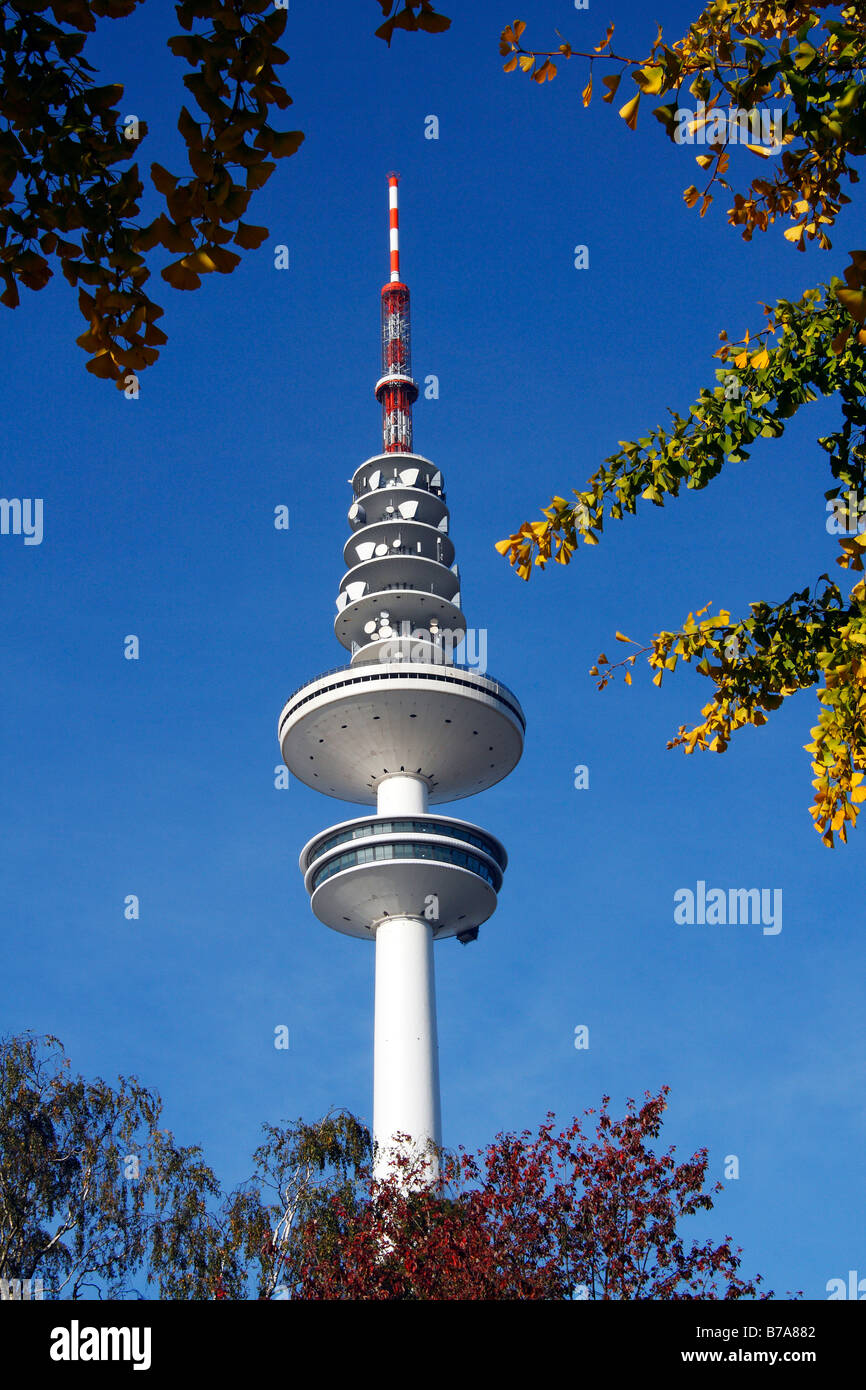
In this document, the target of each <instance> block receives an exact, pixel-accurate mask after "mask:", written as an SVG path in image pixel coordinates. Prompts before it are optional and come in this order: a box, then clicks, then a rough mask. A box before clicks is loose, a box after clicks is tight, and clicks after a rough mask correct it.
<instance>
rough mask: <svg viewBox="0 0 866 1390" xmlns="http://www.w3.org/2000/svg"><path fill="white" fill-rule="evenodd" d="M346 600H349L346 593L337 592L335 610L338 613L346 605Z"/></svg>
mask: <svg viewBox="0 0 866 1390" xmlns="http://www.w3.org/2000/svg"><path fill="white" fill-rule="evenodd" d="M348 602H349V595H348V594H338V595H337V612H338V613H342V611H343V609H344V608H345V607H346V604H347V603H348Z"/></svg>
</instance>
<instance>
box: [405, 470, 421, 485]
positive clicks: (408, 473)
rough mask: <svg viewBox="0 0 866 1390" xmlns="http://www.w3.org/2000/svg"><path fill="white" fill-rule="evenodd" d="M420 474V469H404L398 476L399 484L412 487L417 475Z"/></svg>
mask: <svg viewBox="0 0 866 1390" xmlns="http://www.w3.org/2000/svg"><path fill="white" fill-rule="evenodd" d="M420 472H421V470H420V468H404V469H403V471H402V473H401V474H400V481H401V483H405V484H406V487H414V486H415V484H416V483H417V481H418V474H419V473H420Z"/></svg>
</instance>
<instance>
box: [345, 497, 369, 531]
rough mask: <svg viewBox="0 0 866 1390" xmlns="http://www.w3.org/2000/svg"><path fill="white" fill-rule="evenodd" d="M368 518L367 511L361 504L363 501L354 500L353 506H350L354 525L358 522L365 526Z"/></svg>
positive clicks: (351, 520)
mask: <svg viewBox="0 0 866 1390" xmlns="http://www.w3.org/2000/svg"><path fill="white" fill-rule="evenodd" d="M366 520H367V513H366V511H365V509H364V508H363V507H362V506H361V503H360V502H353V503H352V505H351V507H350V508H349V521H350V522H351V523H352V525H353V526H354V525H355V524H356V522H357V523H358V524H359V525H360V526H363V525H364V522H365V521H366Z"/></svg>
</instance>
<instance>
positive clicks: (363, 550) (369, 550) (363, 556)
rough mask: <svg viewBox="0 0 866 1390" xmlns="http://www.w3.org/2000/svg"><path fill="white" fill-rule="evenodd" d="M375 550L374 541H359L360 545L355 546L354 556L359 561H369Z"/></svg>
mask: <svg viewBox="0 0 866 1390" xmlns="http://www.w3.org/2000/svg"><path fill="white" fill-rule="evenodd" d="M375 549H376V543H375V541H361V543H360V545H356V546H355V554H356V555H357V557H358V559H359V560H369V559H370V556H371V555H372V554H373V551H374V550H375Z"/></svg>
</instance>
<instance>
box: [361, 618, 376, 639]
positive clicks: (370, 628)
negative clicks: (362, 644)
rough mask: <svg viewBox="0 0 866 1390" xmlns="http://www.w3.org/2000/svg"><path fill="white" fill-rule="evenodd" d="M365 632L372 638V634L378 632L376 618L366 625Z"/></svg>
mask: <svg viewBox="0 0 866 1390" xmlns="http://www.w3.org/2000/svg"><path fill="white" fill-rule="evenodd" d="M364 631H365V632H368V633H370V635H371V636H372V634H373V633H374V632H375V631H376V620H375V618H371V619H370V621H369V622H368V623H365V624H364Z"/></svg>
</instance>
